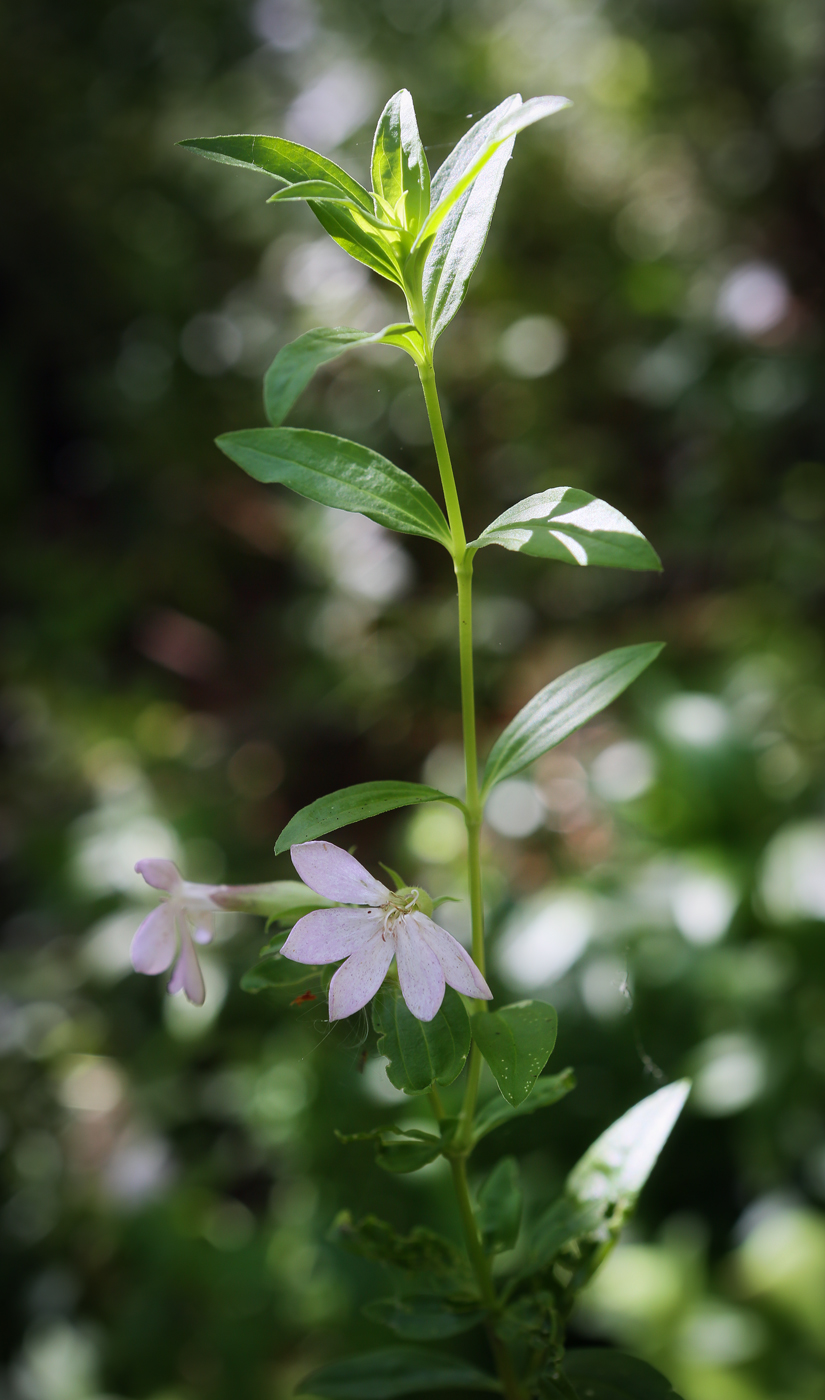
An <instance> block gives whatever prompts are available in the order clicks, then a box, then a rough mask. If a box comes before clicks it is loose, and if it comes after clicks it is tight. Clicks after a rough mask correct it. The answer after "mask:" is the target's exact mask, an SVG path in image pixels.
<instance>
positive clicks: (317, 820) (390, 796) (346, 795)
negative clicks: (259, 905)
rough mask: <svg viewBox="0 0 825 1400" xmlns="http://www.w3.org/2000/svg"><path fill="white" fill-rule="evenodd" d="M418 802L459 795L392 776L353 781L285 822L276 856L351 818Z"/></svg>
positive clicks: (360, 818) (363, 818)
mask: <svg viewBox="0 0 825 1400" xmlns="http://www.w3.org/2000/svg"><path fill="white" fill-rule="evenodd" d="M421 802H452V804H453V805H454V806H456V807H461V805H462V804H461V803H460V802H459V800H458V798H455V797H448V795H447V794H446V793H444V792H439V791H438V789H437V788H431V787H427V786H426V784H425V783H400V782H396V781H395V779H394V778H386V779H379V780H378V781H377V782H374V783H355V784H354V786H353V787H346V788H339V789H338V791H337V792H331V793H329V794H328V795H327V796H326V797H319V798H318V799H317V800H316V801H315V802H310V804H309V806H307V807H302V808H301V810H300V812H296V813H295V816H294V817H292V819H291V820H290V821H289V822H287V824H286V826H285V827H284V829H283V831H282V832H281V834H280V836H279V837H278V840H277V842H276V845H275V854H276V856H279V855H281V853H282V852H283V851H287V850H289V847H290V846H297V845H300V843H301V842H302V841H314V840H315V839H316V837H318V836H326V834H327V833H328V832H330V831H337V830H338V829H339V828H340V827H342V826H349V825H350V823H351V822H363V821H366V820H367V818H368V817H377V816H378V815H379V814H380V813H381V812H392V811H394V810H395V808H396V807H414V806H416V805H417V804H418V803H421Z"/></svg>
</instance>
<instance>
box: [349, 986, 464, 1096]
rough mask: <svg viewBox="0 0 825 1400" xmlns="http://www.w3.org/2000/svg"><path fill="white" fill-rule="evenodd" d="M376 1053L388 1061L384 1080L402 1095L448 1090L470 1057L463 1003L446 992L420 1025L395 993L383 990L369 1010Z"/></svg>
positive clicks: (397, 990) (455, 995) (395, 989)
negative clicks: (444, 1087)
mask: <svg viewBox="0 0 825 1400" xmlns="http://www.w3.org/2000/svg"><path fill="white" fill-rule="evenodd" d="M372 1020H373V1025H374V1026H375V1029H376V1031H377V1032H378V1035H379V1041H378V1052H379V1054H381V1055H386V1057H387V1059H388V1060H389V1064H388V1065H387V1077H388V1079H389V1081H390V1083H391V1084H394V1085H395V1087H396V1089H403V1090H404V1093H405V1094H424V1093H427V1092H428V1091H429V1090H430V1089H431V1088H432V1086H433V1084H452V1082H453V1080H454V1079H456V1078H457V1076H458V1075H459V1074H460V1073H461V1071H462V1069H463V1068H464V1064H465V1062H466V1059H467V1056H468V1054H469V1053H470V1021H469V1017H468V1015H467V1012H466V1011H465V1009H464V1003H463V1001H462V1000H461V997H460V996H459V995H458V993H457V992H454V991H453V989H452V987H447V989H446V991H445V993H444V1000H443V1001H442V1003H441V1008H440V1010H439V1011H438V1012H437V1013H436V1015H435V1016H434V1017H433V1019H432V1021H419V1020H418V1019H417V1018H416V1017H415V1016H413V1014H412V1012H411V1011H410V1010H409V1008H408V1007H407V1004H406V1002H405V1001H404V998H403V997H402V996H401V993H400V991H399V989H398V988H397V987H392V986H385V987H384V988H383V989H382V990H381V991H380V992H379V994H378V996H377V997H376V998H375V1000H374V1002H373V1005H372Z"/></svg>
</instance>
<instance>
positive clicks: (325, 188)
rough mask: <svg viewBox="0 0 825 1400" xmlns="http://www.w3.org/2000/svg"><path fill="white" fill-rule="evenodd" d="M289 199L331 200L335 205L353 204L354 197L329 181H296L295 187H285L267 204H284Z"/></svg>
mask: <svg viewBox="0 0 825 1400" xmlns="http://www.w3.org/2000/svg"><path fill="white" fill-rule="evenodd" d="M289 199H323V200H328V199H331V200H332V201H333V203H335V204H352V203H353V202H354V201H353V197H352V195H351V194H348V193H347V191H346V190H342V189H341V187H340V185H333V184H331V183H330V181H329V180H296V181H295V184H294V185H284V187H283V189H281V190H276V191H275V193H274V194H271V195H270V196H269V199H268V200H267V204H282V203H283V202H284V200H289Z"/></svg>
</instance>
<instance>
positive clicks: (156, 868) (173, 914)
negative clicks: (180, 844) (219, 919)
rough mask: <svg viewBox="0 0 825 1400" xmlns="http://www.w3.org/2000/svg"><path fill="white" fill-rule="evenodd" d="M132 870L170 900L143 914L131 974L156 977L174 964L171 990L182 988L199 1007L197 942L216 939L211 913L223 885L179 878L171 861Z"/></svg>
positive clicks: (143, 863)
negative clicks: (139, 973)
mask: <svg viewBox="0 0 825 1400" xmlns="http://www.w3.org/2000/svg"><path fill="white" fill-rule="evenodd" d="M135 870H136V871H137V872H138V874H139V875H142V876H143V878H144V880H145V881H146V883H147V885H151V886H152V888H153V889H155V890H165V891H166V892H167V894H168V895H169V898H168V899H166V900H164V902H163V904H159V905H158V907H157V909H153V910H152V912H151V914H147V916H146V918H145V919H144V920H143V923H142V924H141V926H140V928H139V929H138V931H137V933H136V934H135V936H134V938H133V939H132V966H133V968H134V969H135V972H148V973H155V972H165V971H166V969H167V968H168V967H171V966H172V963H173V962H174V963H175V967H174V971H173V973H172V977H171V980H170V982H169V991H170V992H172V993H173V994H174V993H175V992H179V991H180V990H181V988H183V991H184V992H185V994H186V996H187V997H188V999H189V1001H191V1002H194V1004H195V1006H203V1002H204V997H205V996H206V988H205V986H204V983H203V973H202V972H201V969H200V963H199V962H198V954H197V952H196V950H195V943H211V941H212V939H213V938H214V936H215V911H216V910H217V909H219V908H221V907H222V906H221V905H220V904H218V902H217V901H216V899H215V898H214V896H215V895H216V894H217V893H218V891H220V890H221V889H222V888H223V887H222V886H220V885H196V884H193V883H191V882H190V881H189V880H183V879H182V878H181V875H180V872H179V870H178V868H177V866H176V865H173V863H172V861H171V860H139V861H138V863H137V865H136V866H135ZM176 954H177V961H175V955H176Z"/></svg>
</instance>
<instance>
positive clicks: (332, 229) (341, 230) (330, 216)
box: [179, 136, 403, 286]
mask: <svg viewBox="0 0 825 1400" xmlns="http://www.w3.org/2000/svg"><path fill="white" fill-rule="evenodd" d="M179 144H180V145H181V146H184V147H186V148H187V149H188V150H192V151H197V153H198V154H199V155H202V156H206V157H207V159H208V160H218V161H221V162H223V164H225V165H240V166H243V167H244V168H245V169H247V170H258V171H261V172H262V173H263V174H266V175H271V176H273V177H274V179H276V180H281V181H282V182H283V183H284V184H286V185H294V184H298V183H302V182H304V181H307V180H320V181H322V182H323V183H325V184H327V183H329V184H331V185H334V186H336V187H337V188H338V189H340V190H341V191H342V193H343V194H344V195H346V196H347V197H349V198H350V199H351V200H352V204H351V206H350V207H349V208H348V207H347V206H345V205H343V204H335V205H330V204H327V203H325V202H324V201H323V200H322V201H318V200H313V199H310V200H309V201H308V202H309V207H310V209H311V210H312V212H313V214H314V215H315V217H316V218H317V220H318V222H319V223H320V224H321V225H322V227H323V228H325V229H326V230H327V233H329V234H330V236H331V237H332V238H334V239H335V241H336V243H338V244H339V245H340V246H341V247H342V248H343V249H344V250H345V252H347V253H349V254H350V256H351V257H354V258H357V260H358V261H359V262H362V263H365V264H366V266H367V267H371V268H372V269H373V271H374V272H377V273H379V275H380V276H381V277H386V278H387V279H388V280H389V281H391V282H395V283H397V285H398V286H403V278H402V276H401V273H400V271H399V269H398V266H397V263H396V261H395V257H394V254H393V250H392V247H391V246H390V245H389V244H388V243H387V241H386V240H385V239H382V237H381V235H380V233H379V232H378V231H376V230H371V229H370V228H369V227H365V226H363V225H359V224H358V222H357V220H356V216H355V213H354V212H353V211H354V210H355V209H360V210H361V212H362V214H363V216H364V220H365V221H366V219H368V218H369V219H372V218H374V213H373V203H372V198H371V196H370V195H369V194H368V192H367V191H366V190H365V189H364V188H363V186H362V185H359V183H358V181H357V180H354V179H353V178H352V176H351V175H348V174H347V172H346V171H345V170H342V169H341V167H340V166H339V165H336V164H335V162H334V161H331V160H328V159H327V158H326V156H322V155H319V154H318V152H317V151H312V150H310V149H309V147H308V146H300V145H297V144H296V142H294V141H284V140H282V139H281V137H279V136H204V137H196V138H195V139H194V140H190V141H181V142H180V143H179Z"/></svg>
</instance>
